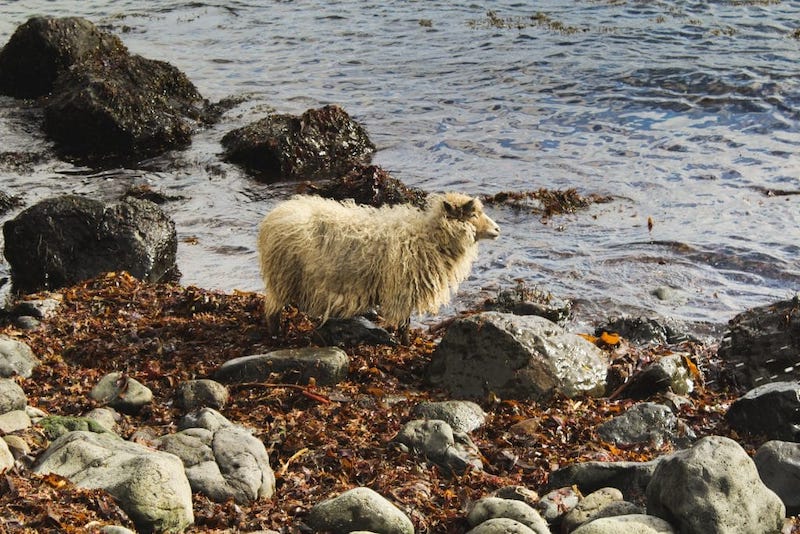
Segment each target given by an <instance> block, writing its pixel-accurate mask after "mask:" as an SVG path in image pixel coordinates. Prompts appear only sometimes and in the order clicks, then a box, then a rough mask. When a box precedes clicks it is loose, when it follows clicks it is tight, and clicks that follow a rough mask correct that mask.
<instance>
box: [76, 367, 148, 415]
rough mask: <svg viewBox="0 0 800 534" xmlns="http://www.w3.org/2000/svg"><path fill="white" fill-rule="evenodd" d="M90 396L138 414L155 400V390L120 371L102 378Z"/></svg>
mask: <svg viewBox="0 0 800 534" xmlns="http://www.w3.org/2000/svg"><path fill="white" fill-rule="evenodd" d="M89 396H90V397H91V398H92V399H94V400H96V401H97V402H100V403H102V404H108V405H109V406H111V407H112V408H114V409H115V410H119V411H120V412H122V413H127V414H137V413H139V411H140V410H141V409H142V408H144V407H145V406H147V405H148V404H150V403H151V402H152V401H153V392H152V391H150V389H149V388H148V387H147V386H145V385H144V384H142V383H141V382H139V381H138V380H136V379H135V378H131V377H129V376H127V375H125V374H123V373H120V372H113V373H109V374H107V375H106V376H104V377H103V378H101V379H100V382H98V383H97V384H96V385H95V386H94V387H93V388H92V391H91V392H89Z"/></svg>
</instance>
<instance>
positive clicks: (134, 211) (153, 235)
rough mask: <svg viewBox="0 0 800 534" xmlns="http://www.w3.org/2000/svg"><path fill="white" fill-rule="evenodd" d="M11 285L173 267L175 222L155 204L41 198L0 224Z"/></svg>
mask: <svg viewBox="0 0 800 534" xmlns="http://www.w3.org/2000/svg"><path fill="white" fill-rule="evenodd" d="M3 235H4V236H5V256H6V259H7V260H8V263H9V264H10V265H11V280H12V283H13V285H14V288H15V290H17V291H20V292H26V293H32V292H35V291H39V290H42V289H54V288H58V287H63V286H68V285H72V284H76V283H78V282H81V281H83V280H87V279H89V278H93V277H95V276H97V275H99V274H102V273H105V272H111V271H127V272H129V273H130V274H132V275H133V276H135V277H137V278H140V279H142V280H146V281H149V282H157V281H162V280H164V279H169V278H170V277H173V276H174V273H175V272H177V267H176V265H175V255H176V252H177V248H178V240H177V235H176V232H175V223H173V222H172V220H170V219H169V218H168V217H167V215H166V214H165V213H164V212H163V211H162V210H161V209H160V208H159V207H158V206H156V205H155V204H153V203H152V202H148V201H146V200H139V199H134V198H127V199H125V200H123V201H122V202H119V203H117V204H113V205H105V204H103V203H102V202H100V201H98V200H94V199H89V198H85V197H79V196H72V195H66V196H61V197H56V198H51V199H47V200H43V201H42V202H39V203H38V204H35V205H34V206H31V207H30V208H28V209H26V210H25V211H23V212H22V213H20V214H19V215H18V216H17V217H16V218H14V219H12V220H10V221H7V222H6V223H5V225H3Z"/></svg>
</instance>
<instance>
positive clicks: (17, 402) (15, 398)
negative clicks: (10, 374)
mask: <svg viewBox="0 0 800 534" xmlns="http://www.w3.org/2000/svg"><path fill="white" fill-rule="evenodd" d="M26 404H28V397H26V396H25V392H24V391H23V390H22V388H21V387H19V386H18V385H17V383H16V382H14V381H13V380H11V379H10V378H0V414H4V413H8V412H10V411H12V410H24V409H25V405H26Z"/></svg>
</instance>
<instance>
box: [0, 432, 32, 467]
mask: <svg viewBox="0 0 800 534" xmlns="http://www.w3.org/2000/svg"><path fill="white" fill-rule="evenodd" d="M3 441H5V442H6V445H7V446H8V449H9V450H10V451H11V454H13V455H14V458H15V459H19V458H20V457H22V456H27V455H29V454H30V453H31V448H30V446H29V445H28V442H27V441H25V440H24V439H22V438H21V437H19V436H16V435H14V434H10V435H7V436H3ZM0 470H2V469H1V468H0Z"/></svg>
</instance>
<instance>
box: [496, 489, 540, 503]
mask: <svg viewBox="0 0 800 534" xmlns="http://www.w3.org/2000/svg"><path fill="white" fill-rule="evenodd" d="M492 496H493V497H500V498H501V499H512V500H515V501H522V502H524V503H525V504H527V505H528V506H533V507H534V508H536V505H537V504H538V503H539V494H538V493H536V492H535V491H533V490H532V489H529V488H526V487H525V486H504V487H502V488H499V489H498V490H497V491H495V492H494V493H493V494H492Z"/></svg>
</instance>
